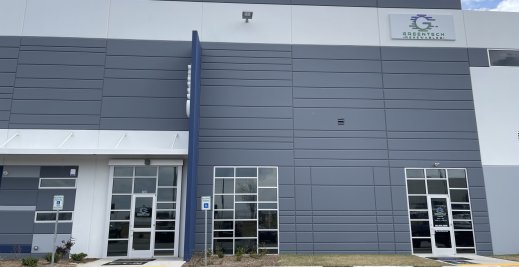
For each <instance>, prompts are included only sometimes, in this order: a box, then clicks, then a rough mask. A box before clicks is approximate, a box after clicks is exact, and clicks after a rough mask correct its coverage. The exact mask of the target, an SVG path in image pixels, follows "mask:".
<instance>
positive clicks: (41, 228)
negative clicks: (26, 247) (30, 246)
mask: <svg viewBox="0 0 519 267" xmlns="http://www.w3.org/2000/svg"><path fill="white" fill-rule="evenodd" d="M33 233H34V234H53V233H54V223H35V224H34V230H33ZM70 233H72V223H59V224H58V234H70Z"/></svg>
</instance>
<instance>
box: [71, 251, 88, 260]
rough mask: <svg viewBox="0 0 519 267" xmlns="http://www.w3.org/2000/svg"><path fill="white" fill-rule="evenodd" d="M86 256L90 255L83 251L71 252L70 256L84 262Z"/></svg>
mask: <svg viewBox="0 0 519 267" xmlns="http://www.w3.org/2000/svg"><path fill="white" fill-rule="evenodd" d="M86 256H88V255H87V254H85V253H83V252H81V253H76V254H70V258H71V259H72V260H73V261H75V262H82V261H83V260H84V259H85V258H86Z"/></svg>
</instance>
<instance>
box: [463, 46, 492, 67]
mask: <svg viewBox="0 0 519 267" xmlns="http://www.w3.org/2000/svg"><path fill="white" fill-rule="evenodd" d="M468 52H469V63H470V66H471V67H488V66H489V65H490V62H489V60H488V50H487V49H486V48H469V49H468Z"/></svg>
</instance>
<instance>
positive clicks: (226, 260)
mask: <svg viewBox="0 0 519 267" xmlns="http://www.w3.org/2000/svg"><path fill="white" fill-rule="evenodd" d="M278 260H279V256H277V255H265V256H258V257H255V258H251V257H250V256H248V255H243V257H242V259H241V261H237V260H236V257H235V256H225V257H223V258H218V257H217V256H211V257H208V258H207V266H212V267H214V266H230V267H261V266H276V265H277V262H278ZM199 266H204V257H203V256H200V255H195V256H193V258H191V260H190V261H189V262H186V263H184V265H182V267H199Z"/></svg>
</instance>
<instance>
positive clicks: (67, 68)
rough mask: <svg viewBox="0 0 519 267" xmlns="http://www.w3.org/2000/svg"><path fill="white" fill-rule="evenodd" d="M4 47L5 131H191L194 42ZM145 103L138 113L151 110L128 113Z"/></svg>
mask: <svg viewBox="0 0 519 267" xmlns="http://www.w3.org/2000/svg"><path fill="white" fill-rule="evenodd" d="M2 41H5V42H1V43H2V44H1V45H0V102H1V103H0V104H1V105H0V106H2V107H4V109H5V111H7V112H0V127H1V128H22V129H34V128H36V129H38V128H41V129H111V130H124V129H131V130H187V117H186V115H185V100H186V93H185V90H186V89H185V86H186V85H185V81H186V77H187V64H188V63H189V62H190V55H191V45H190V42H175V41H147V40H106V39H89V38H55V37H21V38H10V37H2ZM18 51H20V56H19V57H20V58H19V59H18ZM13 68H14V70H13ZM13 86H14V87H15V88H14V89H12V87H13ZM110 97H116V98H110ZM142 97H147V98H146V99H142ZM12 99H14V100H12ZM171 101H173V102H172V103H170V102H171ZM142 102H145V103H144V105H145V108H143V109H138V110H139V111H145V112H138V111H135V110H128V109H127V107H129V106H136V104H139V105H143V104H142ZM166 102H168V103H166ZM10 106H12V107H10ZM137 106H138V105H137ZM101 110H103V114H101ZM4 113H5V114H4ZM145 118H148V119H149V121H146V120H145Z"/></svg>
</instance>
